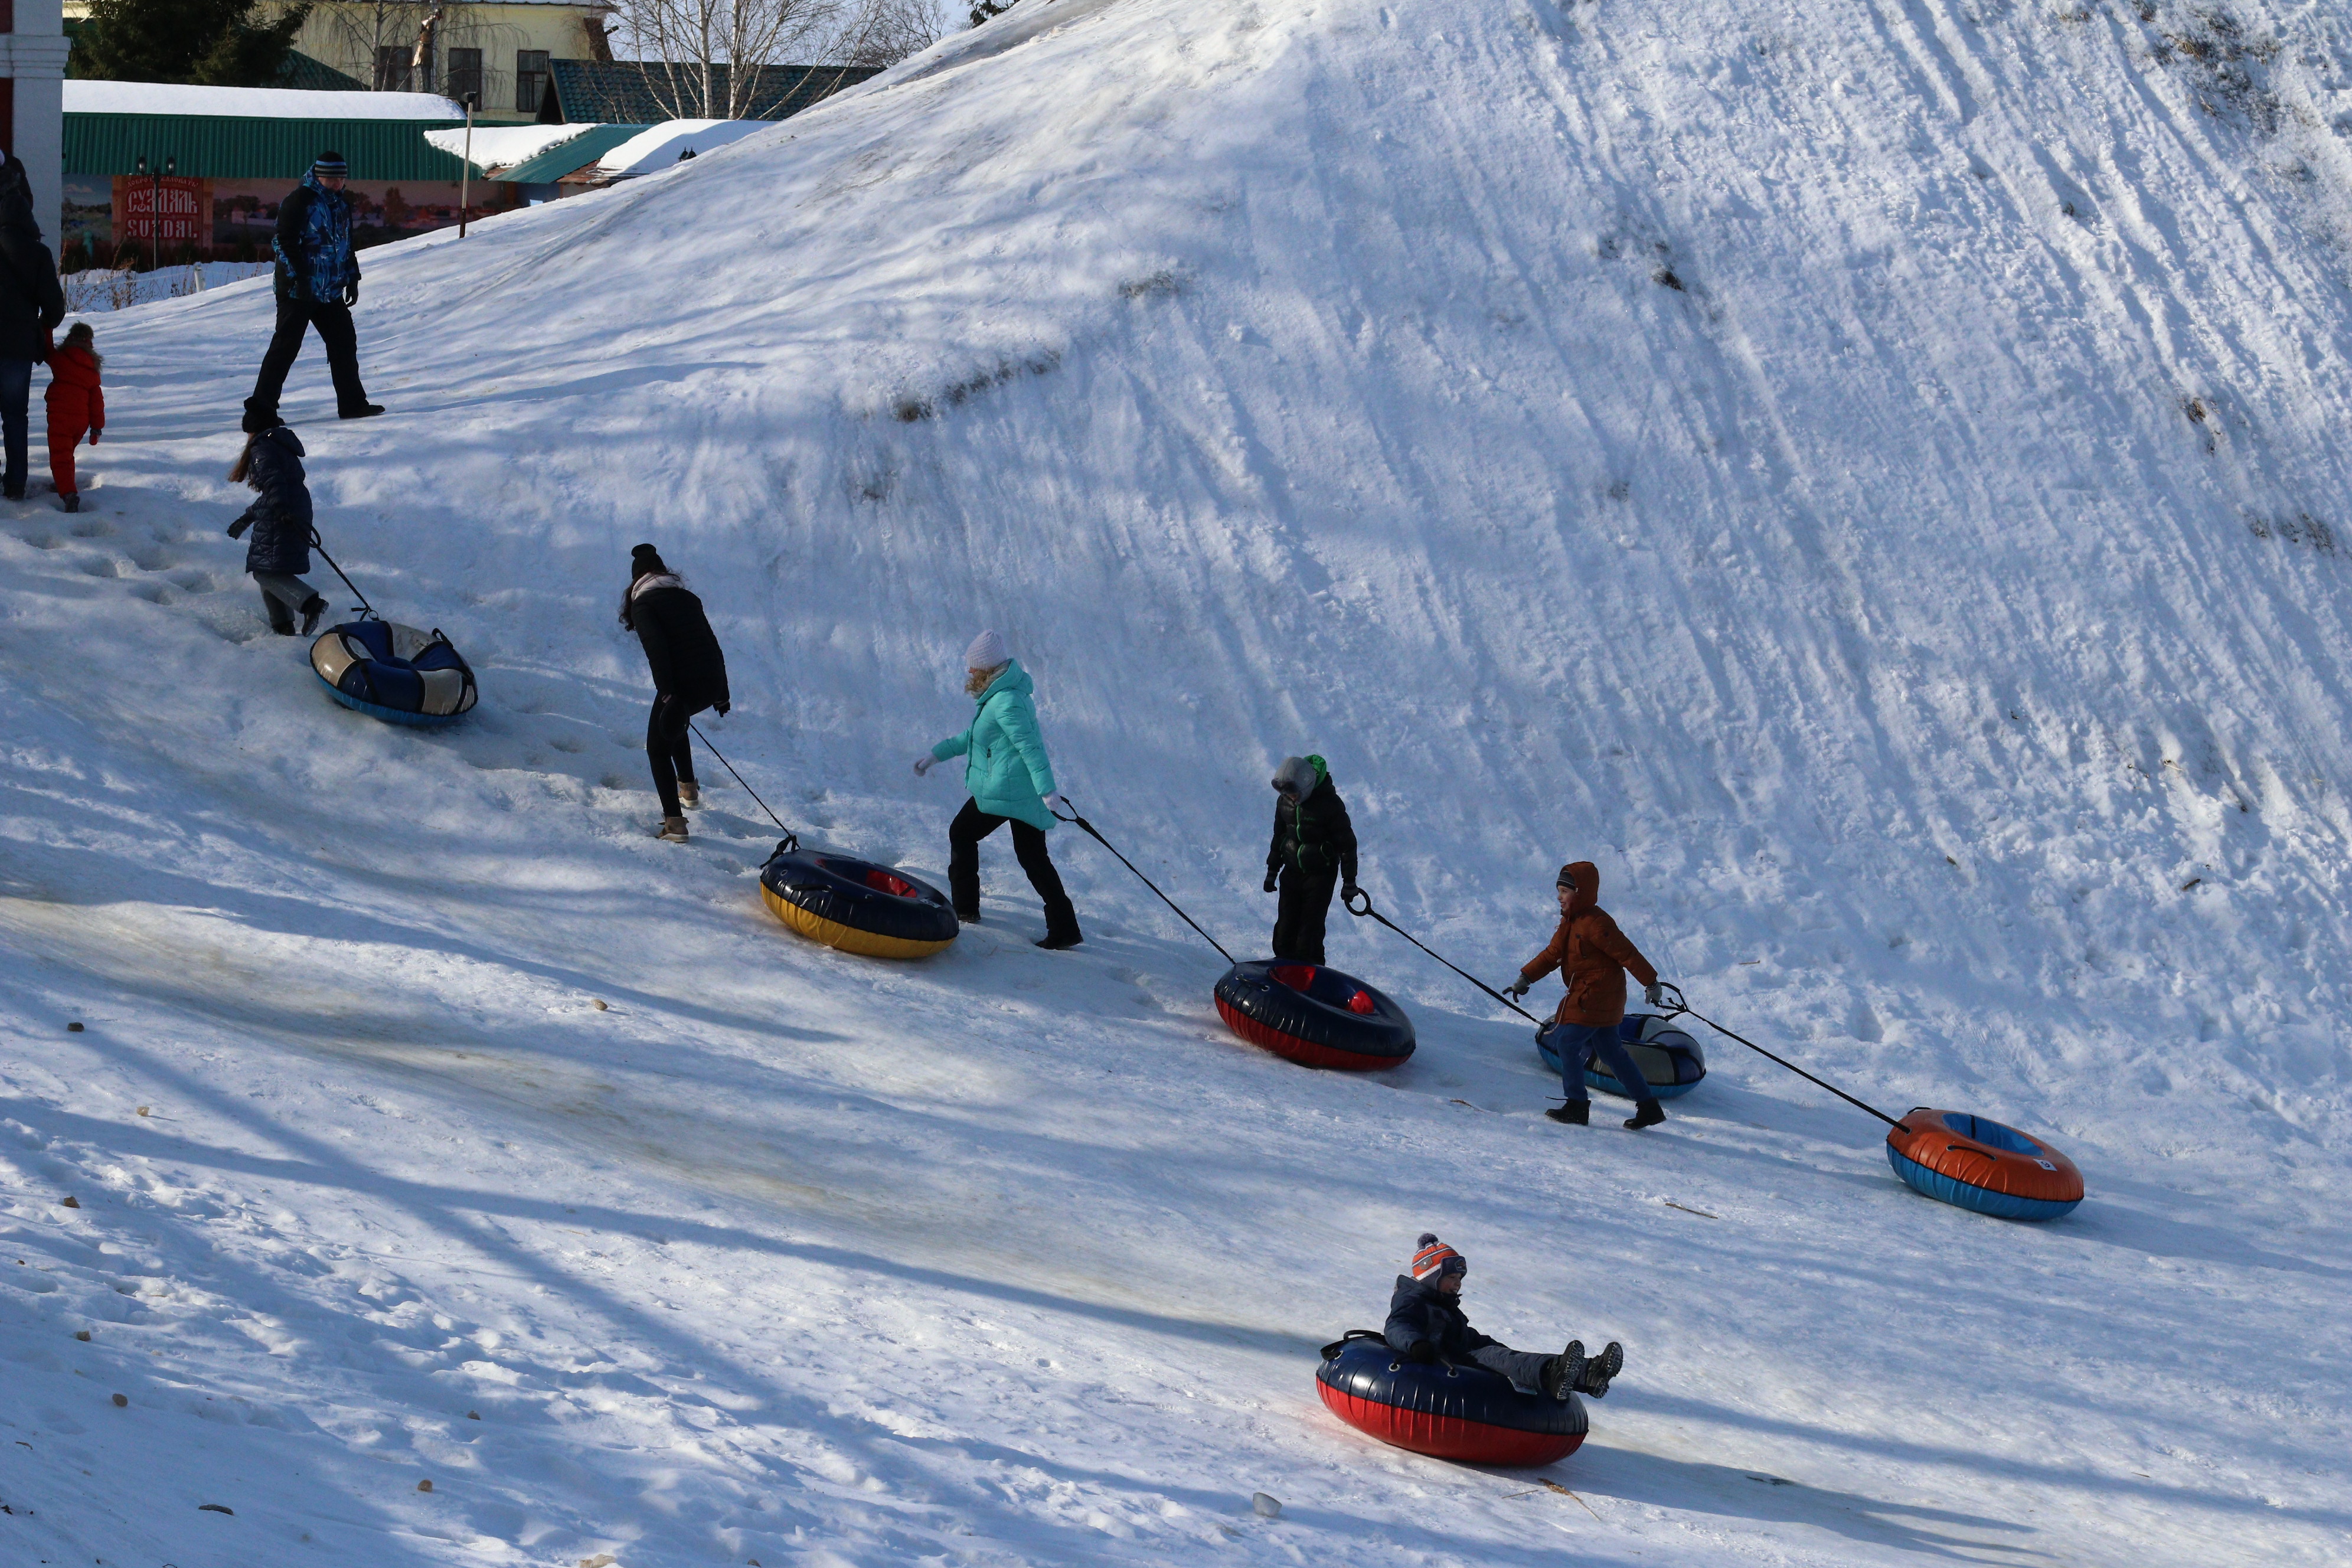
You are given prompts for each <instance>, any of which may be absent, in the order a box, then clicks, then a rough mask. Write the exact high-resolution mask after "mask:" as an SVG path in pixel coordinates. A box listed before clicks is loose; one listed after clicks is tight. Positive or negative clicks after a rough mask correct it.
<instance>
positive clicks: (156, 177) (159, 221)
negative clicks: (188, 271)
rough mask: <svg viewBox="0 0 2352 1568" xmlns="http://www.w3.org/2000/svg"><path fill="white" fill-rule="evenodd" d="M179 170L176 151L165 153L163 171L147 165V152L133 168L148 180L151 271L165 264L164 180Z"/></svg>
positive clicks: (148, 238) (148, 263) (149, 265)
mask: <svg viewBox="0 0 2352 1568" xmlns="http://www.w3.org/2000/svg"><path fill="white" fill-rule="evenodd" d="M179 172H180V160H179V157H178V155H177V154H175V153H165V154H164V156H163V169H162V171H161V172H156V171H152V170H150V169H149V168H148V167H147V154H146V153H141V154H139V162H138V163H137V164H136V165H135V166H134V167H133V168H132V170H131V173H132V174H135V175H137V176H139V177H141V178H142V179H144V180H146V181H147V182H148V184H147V221H148V223H149V224H150V225H151V227H150V228H149V229H148V231H147V241H148V250H147V266H148V270H149V271H151V272H153V271H160V270H162V268H163V181H164V179H165V178H166V177H167V176H169V175H173V174H178V173H179Z"/></svg>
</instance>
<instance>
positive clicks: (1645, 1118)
mask: <svg viewBox="0 0 2352 1568" xmlns="http://www.w3.org/2000/svg"><path fill="white" fill-rule="evenodd" d="M1665 1119H1666V1113H1665V1110H1664V1108H1663V1107H1662V1106H1660V1105H1659V1104H1658V1102H1657V1101H1656V1100H1643V1101H1642V1102H1641V1103H1639V1104H1638V1105H1636V1106H1634V1107H1633V1115H1631V1116H1629V1117H1627V1118H1626V1119H1625V1125H1626V1126H1628V1127H1631V1128H1632V1129H1633V1131H1636V1132H1639V1131H1641V1130H1642V1129H1643V1128H1644V1127H1655V1126H1656V1125H1657V1124H1658V1123H1659V1122H1661V1121H1664V1120H1665Z"/></svg>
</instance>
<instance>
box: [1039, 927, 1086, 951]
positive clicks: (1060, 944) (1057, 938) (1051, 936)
mask: <svg viewBox="0 0 2352 1568" xmlns="http://www.w3.org/2000/svg"><path fill="white" fill-rule="evenodd" d="M1086 940H1087V939H1086V938H1085V937H1082V936H1080V935H1079V934H1078V933H1077V932H1076V931H1047V932H1046V933H1045V935H1044V936H1041V937H1039V938H1038V939H1037V945H1038V946H1039V947H1042V948H1044V949H1045V951H1046V952H1061V951H1062V950H1063V949H1064V948H1070V947H1076V946H1077V945H1078V943H1080V942H1084V941H1086Z"/></svg>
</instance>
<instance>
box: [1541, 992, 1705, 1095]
mask: <svg viewBox="0 0 2352 1568" xmlns="http://www.w3.org/2000/svg"><path fill="white" fill-rule="evenodd" d="M1549 1027H1550V1026H1549V1025H1546V1026H1544V1028H1543V1029H1538V1030H1537V1031H1536V1055H1538V1056H1539V1057H1541V1058H1543V1065H1544V1066H1546V1067H1548V1068H1551V1070H1552V1071H1554V1072H1558V1071H1559V1052H1558V1051H1556V1050H1554V1049H1552V1045H1551V1037H1550V1036H1549V1034H1547V1033H1546V1032H1545V1031H1546V1030H1547V1029H1549ZM1617 1037H1618V1038H1619V1039H1620V1040H1622V1041H1623V1042H1624V1045H1625V1050H1626V1053H1627V1054H1628V1055H1630V1056H1631V1057H1632V1058H1633V1065H1634V1066H1635V1067H1637V1068H1641V1069H1642V1078H1643V1080H1644V1084H1645V1086H1646V1088H1647V1090H1648V1092H1649V1094H1650V1096H1651V1098H1653V1099H1654V1100H1673V1099H1675V1097H1676V1096H1678V1095H1685V1094H1688V1093H1689V1092H1690V1091H1691V1090H1692V1089H1696V1088H1697V1087H1698V1086H1699V1080H1700V1079H1704V1078H1705V1077H1706V1052H1705V1051H1702V1050H1700V1049H1699V1047H1698V1041H1697V1039H1696V1037H1693V1036H1691V1035H1690V1034H1688V1033H1686V1032H1685V1031H1684V1030H1682V1029H1680V1028H1677V1027H1676V1026H1675V1021H1674V1020H1673V1019H1672V1018H1667V1017H1662V1016H1659V1015H1658V1014H1655V1013H1628V1014H1626V1015H1625V1017H1624V1019H1623V1021H1622V1022H1621V1023H1620V1024H1619V1025H1618V1026H1617ZM1584 1081H1585V1084H1586V1086H1587V1087H1589V1088H1592V1089H1599V1090H1600V1091H1601V1093H1603V1094H1613V1095H1617V1096H1620V1097H1621V1098H1622V1099H1626V1100H1639V1099H1641V1098H1642V1097H1641V1096H1640V1095H1637V1094H1628V1093H1626V1091H1625V1086H1624V1085H1623V1084H1622V1083H1619V1082H1618V1081H1617V1079H1616V1078H1615V1077H1614V1076H1612V1074H1611V1073H1609V1072H1608V1071H1607V1070H1605V1069H1604V1068H1602V1067H1601V1063H1600V1060H1599V1058H1594V1059H1592V1060H1591V1061H1588V1062H1586V1063H1585V1064H1584Z"/></svg>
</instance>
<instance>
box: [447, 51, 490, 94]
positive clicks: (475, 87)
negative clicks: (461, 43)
mask: <svg viewBox="0 0 2352 1568" xmlns="http://www.w3.org/2000/svg"><path fill="white" fill-rule="evenodd" d="M444 90H445V91H446V92H447V93H448V95H449V96H450V97H451V98H454V99H456V100H457V101H459V102H460V103H463V102H464V101H465V100H466V95H467V93H469V92H472V93H478V92H480V91H481V90H482V51H481V50H479V49H451V50H450V51H449V84H448V86H447V87H446V89H444Z"/></svg>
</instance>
